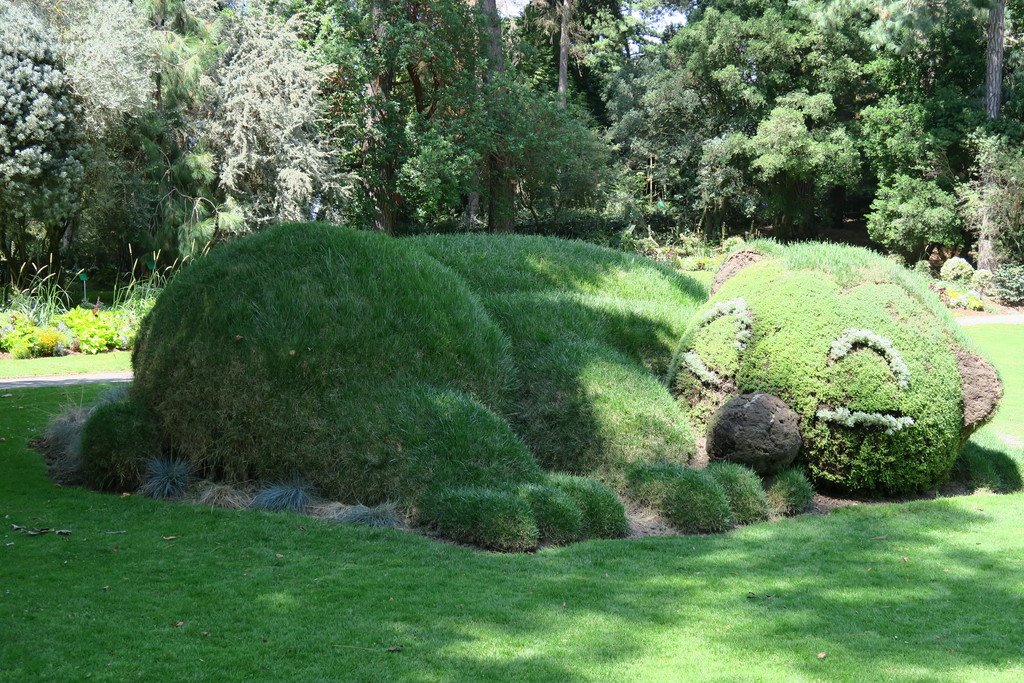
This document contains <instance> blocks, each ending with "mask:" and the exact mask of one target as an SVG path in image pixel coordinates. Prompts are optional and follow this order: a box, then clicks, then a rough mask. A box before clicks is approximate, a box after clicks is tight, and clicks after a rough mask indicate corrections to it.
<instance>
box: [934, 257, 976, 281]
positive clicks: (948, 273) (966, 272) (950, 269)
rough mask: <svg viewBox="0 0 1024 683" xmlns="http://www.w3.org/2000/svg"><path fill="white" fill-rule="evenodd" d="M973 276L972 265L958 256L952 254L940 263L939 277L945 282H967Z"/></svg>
mask: <svg viewBox="0 0 1024 683" xmlns="http://www.w3.org/2000/svg"><path fill="white" fill-rule="evenodd" d="M973 276H974V266H972V265H971V264H970V263H968V262H967V261H965V260H964V259H962V258H960V257H959V256H954V257H953V258H951V259H948V260H947V261H946V262H945V263H943V264H942V268H941V269H940V270H939V277H940V278H942V279H943V280H946V281H947V282H961V283H963V284H967V283H968V282H970V281H971V278H972V277H973Z"/></svg>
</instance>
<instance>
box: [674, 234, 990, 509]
mask: <svg viewBox="0 0 1024 683" xmlns="http://www.w3.org/2000/svg"><path fill="white" fill-rule="evenodd" d="M730 276H731V277H730ZM713 290H714V291H715V294H714V295H713V296H712V298H711V299H710V301H709V302H708V304H707V305H706V306H705V308H704V309H703V310H702V311H701V312H700V313H698V314H697V315H696V316H695V317H694V319H693V322H692V323H691V326H690V328H689V330H688V331H687V333H686V335H685V336H684V338H683V341H682V343H681V345H680V348H679V351H678V353H677V355H676V359H675V361H674V363H675V368H674V382H675V387H676V390H677V391H678V392H679V395H680V398H681V400H683V401H684V402H685V403H687V404H688V405H691V406H693V411H692V416H693V418H694V421H695V423H696V424H698V425H702V424H706V423H707V422H708V421H709V420H710V418H711V417H712V415H713V414H714V412H715V411H716V410H717V409H718V408H719V407H720V406H721V405H723V403H724V402H725V401H726V400H727V399H728V398H729V397H731V396H734V395H737V394H754V393H764V394H771V395H774V396H777V397H779V398H781V399H782V402H783V403H785V404H786V405H787V406H788V407H789V408H790V409H791V410H793V411H795V412H796V413H797V414H798V415H799V416H800V417H801V420H800V436H801V437H802V441H803V448H802V451H801V456H800V458H801V459H802V461H803V462H805V463H806V464H807V466H808V467H809V470H810V474H811V476H812V478H813V480H814V482H815V484H816V485H818V486H824V487H827V488H830V489H832V490H838V491H844V492H856V493H861V494H865V493H866V494H876V495H891V494H901V493H908V492H919V491H923V490H926V489H931V488H935V487H936V486H939V485H940V484H942V483H943V482H945V481H946V480H947V479H948V477H949V475H950V472H951V471H952V468H953V465H954V462H955V461H956V458H957V455H958V453H959V451H960V446H961V443H962V442H963V440H964V439H966V437H967V436H968V435H969V434H970V433H971V432H972V430H974V429H976V428H977V427H978V426H979V425H980V424H982V423H983V422H984V420H985V419H987V417H988V415H989V413H990V412H991V410H992V408H993V406H994V405H995V402H996V400H997V399H998V395H999V392H1000V388H999V383H998V380H997V378H996V375H995V372H994V371H993V370H991V368H990V367H989V366H988V364H987V362H986V361H985V360H984V359H983V358H982V357H981V356H980V355H978V354H977V353H976V352H975V350H974V348H973V345H972V344H971V342H970V340H969V339H968V338H967V337H966V336H965V335H964V333H963V332H962V331H961V330H960V329H959V328H958V327H957V325H956V324H955V322H954V321H953V320H952V318H950V316H949V314H948V313H947V312H946V310H945V308H944V307H943V306H942V304H941V303H940V302H939V301H938V300H937V299H936V298H935V297H934V296H933V295H931V293H930V292H929V291H928V290H927V285H926V283H925V282H924V281H923V280H922V279H919V278H918V277H917V276H916V275H914V274H912V273H910V272H908V271H906V270H905V269H903V268H902V267H900V266H898V265H897V264H895V263H893V262H891V261H889V260H888V259H885V258H883V257H881V256H879V255H877V254H873V253H872V252H869V251H867V250H864V249H857V248H853V247H844V246H839V245H828V244H799V245H793V246H790V247H782V246H780V245H777V244H774V243H771V242H758V243H753V244H752V245H751V248H749V249H747V250H745V251H741V252H737V253H736V254H734V256H733V257H732V259H731V260H730V261H729V262H727V263H726V264H725V265H724V266H723V269H722V270H721V271H719V274H718V276H716V282H715V284H714V286H713ZM797 302H799V303H797Z"/></svg>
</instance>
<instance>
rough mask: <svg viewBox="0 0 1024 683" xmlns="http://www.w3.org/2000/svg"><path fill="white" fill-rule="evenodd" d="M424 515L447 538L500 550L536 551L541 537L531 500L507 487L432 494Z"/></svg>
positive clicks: (422, 510)
mask: <svg viewBox="0 0 1024 683" xmlns="http://www.w3.org/2000/svg"><path fill="white" fill-rule="evenodd" d="M420 518H421V521H423V522H426V523H428V524H430V525H432V526H434V527H435V528H436V529H437V530H438V531H439V532H440V533H441V534H442V535H443V536H445V537H447V538H451V539H453V540H456V541H459V542H462V543H470V544H473V545H478V546H480V547H482V548H488V549H490V550H497V551H499V552H526V551H529V550H533V549H534V548H536V547H537V541H538V540H539V538H540V531H539V530H538V528H537V522H536V520H535V519H534V517H533V512H532V510H531V509H530V504H529V502H528V501H526V500H525V499H524V498H522V497H520V496H519V495H517V494H516V493H515V492H512V491H508V490H504V489H491V488H478V487H469V488H457V489H451V490H448V491H442V492H437V493H432V494H428V495H426V496H424V498H423V500H422V502H421V508H420Z"/></svg>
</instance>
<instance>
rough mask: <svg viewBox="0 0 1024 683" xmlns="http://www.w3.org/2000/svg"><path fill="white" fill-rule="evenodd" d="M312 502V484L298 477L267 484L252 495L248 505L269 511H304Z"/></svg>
mask: <svg viewBox="0 0 1024 683" xmlns="http://www.w3.org/2000/svg"><path fill="white" fill-rule="evenodd" d="M312 503H313V486H312V485H311V484H309V482H306V481H303V480H302V479H300V478H298V477H293V478H292V479H291V480H289V481H286V482H281V483H277V484H267V485H265V486H264V487H263V488H261V489H260V490H258V491H257V492H256V495H255V496H253V498H252V502H250V503H249V506H250V507H253V508H256V509H257V510H267V511H269V512H281V511H283V510H287V511H288V512H296V513H301V512H305V511H306V510H307V509H308V508H309V506H310V505H311V504H312Z"/></svg>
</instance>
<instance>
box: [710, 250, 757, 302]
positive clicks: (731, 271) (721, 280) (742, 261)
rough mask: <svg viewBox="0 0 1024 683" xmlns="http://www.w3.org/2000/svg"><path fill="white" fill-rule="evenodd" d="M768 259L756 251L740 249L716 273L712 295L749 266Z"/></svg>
mask: <svg viewBox="0 0 1024 683" xmlns="http://www.w3.org/2000/svg"><path fill="white" fill-rule="evenodd" d="M766 258H768V257H767V256H766V255H765V254H762V253H761V252H759V251H757V250H756V249H740V250H739V251H737V252H736V253H735V254H733V255H732V256H730V257H729V258H728V259H726V261H725V263H723V264H722V267H721V268H719V269H718V272H717V273H715V279H714V280H712V281H711V293H712V294H715V293H717V292H718V290H719V288H720V287H721V286H722V285H723V284H725V281H726V280H728V279H729V278H731V277H732V276H733V275H735V274H736V273H738V272H740V271H741V270H743V269H744V268H746V267H748V266H752V265H754V264H755V263H757V262H759V261H763V260H765V259H766Z"/></svg>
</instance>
